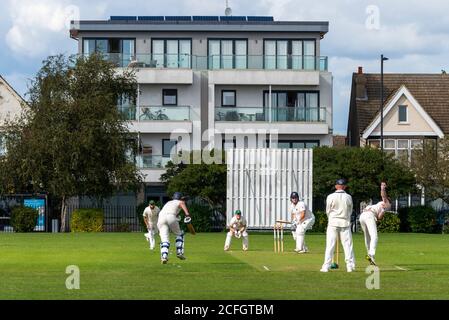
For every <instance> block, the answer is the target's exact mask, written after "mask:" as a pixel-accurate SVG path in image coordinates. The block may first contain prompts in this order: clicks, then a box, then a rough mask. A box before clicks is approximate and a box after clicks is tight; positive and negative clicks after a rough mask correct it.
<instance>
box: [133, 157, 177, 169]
mask: <svg viewBox="0 0 449 320" xmlns="http://www.w3.org/2000/svg"><path fill="white" fill-rule="evenodd" d="M170 160H171V159H170V157H164V156H160V155H139V156H137V157H136V166H137V168H139V169H164V168H165V166H166V165H167V163H168V162H169V161H170Z"/></svg>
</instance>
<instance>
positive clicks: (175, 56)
mask: <svg viewBox="0 0 449 320" xmlns="http://www.w3.org/2000/svg"><path fill="white" fill-rule="evenodd" d="M151 50H152V57H153V60H154V64H155V65H156V67H158V68H191V65H192V62H191V60H192V40H190V39H153V41H152V47H151Z"/></svg>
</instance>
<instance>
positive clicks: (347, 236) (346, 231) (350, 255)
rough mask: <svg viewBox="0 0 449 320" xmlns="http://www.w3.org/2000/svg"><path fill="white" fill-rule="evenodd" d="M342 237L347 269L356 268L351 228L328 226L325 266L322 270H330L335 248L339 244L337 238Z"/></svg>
mask: <svg viewBox="0 0 449 320" xmlns="http://www.w3.org/2000/svg"><path fill="white" fill-rule="evenodd" d="M339 235H340V241H341V244H342V245H343V251H344V252H345V262H346V268H347V269H348V270H349V269H353V268H355V257H354V247H353V244H352V233H351V227H333V226H327V232H326V253H325V256H324V264H323V268H322V269H326V270H329V268H330V266H331V264H332V257H333V256H334V252H335V247H336V244H337V237H338V236H339Z"/></svg>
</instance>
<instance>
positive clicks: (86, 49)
mask: <svg viewBox="0 0 449 320" xmlns="http://www.w3.org/2000/svg"><path fill="white" fill-rule="evenodd" d="M135 48H136V40H135V39H120V38H108V39H100V38H98V39H93V38H92V39H91V38H88V39H84V41H83V53H84V54H85V55H90V54H93V53H101V54H103V55H104V56H105V57H106V58H108V59H109V60H110V61H113V62H115V63H116V64H117V65H118V66H119V67H126V66H127V65H128V64H129V63H130V62H131V61H132V60H133V58H134V56H135Z"/></svg>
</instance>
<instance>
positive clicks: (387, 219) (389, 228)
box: [377, 212, 401, 232]
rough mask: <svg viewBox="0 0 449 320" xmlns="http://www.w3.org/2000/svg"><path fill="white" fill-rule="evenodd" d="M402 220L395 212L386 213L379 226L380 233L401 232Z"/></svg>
mask: <svg viewBox="0 0 449 320" xmlns="http://www.w3.org/2000/svg"><path fill="white" fill-rule="evenodd" d="M400 226H401V220H399V217H398V215H397V214H396V213H394V212H385V215H384V217H383V219H382V220H380V223H379V224H378V226H377V230H378V231H379V232H399V229H400Z"/></svg>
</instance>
